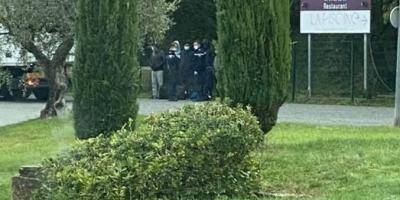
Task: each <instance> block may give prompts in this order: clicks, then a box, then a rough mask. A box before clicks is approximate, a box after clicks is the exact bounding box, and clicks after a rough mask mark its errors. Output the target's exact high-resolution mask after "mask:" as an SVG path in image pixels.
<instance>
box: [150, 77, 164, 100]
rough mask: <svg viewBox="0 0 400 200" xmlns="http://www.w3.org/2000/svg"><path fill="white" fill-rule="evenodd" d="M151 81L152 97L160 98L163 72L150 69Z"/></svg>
mask: <svg viewBox="0 0 400 200" xmlns="http://www.w3.org/2000/svg"><path fill="white" fill-rule="evenodd" d="M151 82H152V88H153V98H157V99H159V98H160V90H161V87H162V86H163V84H164V72H163V71H162V70H160V71H152V72H151Z"/></svg>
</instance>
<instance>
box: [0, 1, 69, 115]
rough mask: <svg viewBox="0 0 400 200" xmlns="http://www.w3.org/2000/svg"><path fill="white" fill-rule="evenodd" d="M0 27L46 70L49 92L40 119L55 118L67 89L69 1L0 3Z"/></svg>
mask: <svg viewBox="0 0 400 200" xmlns="http://www.w3.org/2000/svg"><path fill="white" fill-rule="evenodd" d="M0 6H1V7H0V9H1V14H0V15H1V16H0V23H1V24H2V25H3V27H5V28H6V29H7V30H8V31H9V34H10V35H11V38H12V40H13V41H14V42H15V43H16V44H18V45H20V46H21V47H22V48H23V49H26V50H27V51H29V52H30V53H31V54H32V55H33V56H34V57H35V58H36V60H37V62H38V63H39V64H40V65H41V66H43V67H45V74H46V77H47V78H48V82H49V87H50V92H49V99H48V101H47V103H46V106H45V108H44V109H43V110H42V111H41V117H42V118H46V117H51V116H55V115H57V110H56V108H55V104H56V103H57V102H61V100H62V98H63V96H62V95H60V94H61V91H63V90H65V89H66V84H65V83H64V82H63V80H64V79H65V78H64V77H63V73H61V71H62V67H63V66H64V65H65V61H66V59H67V57H68V55H69V52H70V50H71V48H72V47H73V45H74V38H73V21H74V4H73V1H71V0H51V1H50V0H29V1H28V0H1V1H0Z"/></svg>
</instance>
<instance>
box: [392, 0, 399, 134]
mask: <svg viewBox="0 0 400 200" xmlns="http://www.w3.org/2000/svg"><path fill="white" fill-rule="evenodd" d="M399 5H400V0H399ZM390 22H391V23H392V25H393V26H394V27H395V28H397V30H398V33H397V35H398V38H397V73H396V98H395V109H394V110H395V111H394V126H396V127H400V30H399V22H400V12H399V7H396V8H394V9H393V11H392V12H391V13H390Z"/></svg>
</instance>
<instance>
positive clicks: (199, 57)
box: [193, 48, 206, 73]
mask: <svg viewBox="0 0 400 200" xmlns="http://www.w3.org/2000/svg"><path fill="white" fill-rule="evenodd" d="M205 70H206V53H205V52H204V50H203V49H202V48H199V49H197V50H195V51H194V56H193V71H197V72H199V73H200V72H204V71H205Z"/></svg>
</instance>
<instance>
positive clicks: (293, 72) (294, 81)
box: [292, 42, 297, 102]
mask: <svg viewBox="0 0 400 200" xmlns="http://www.w3.org/2000/svg"><path fill="white" fill-rule="evenodd" d="M296 43H297V42H293V43H292V102H294V101H295V100H296V89H297V88H296V71H297V70H296V51H295V47H296Z"/></svg>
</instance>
